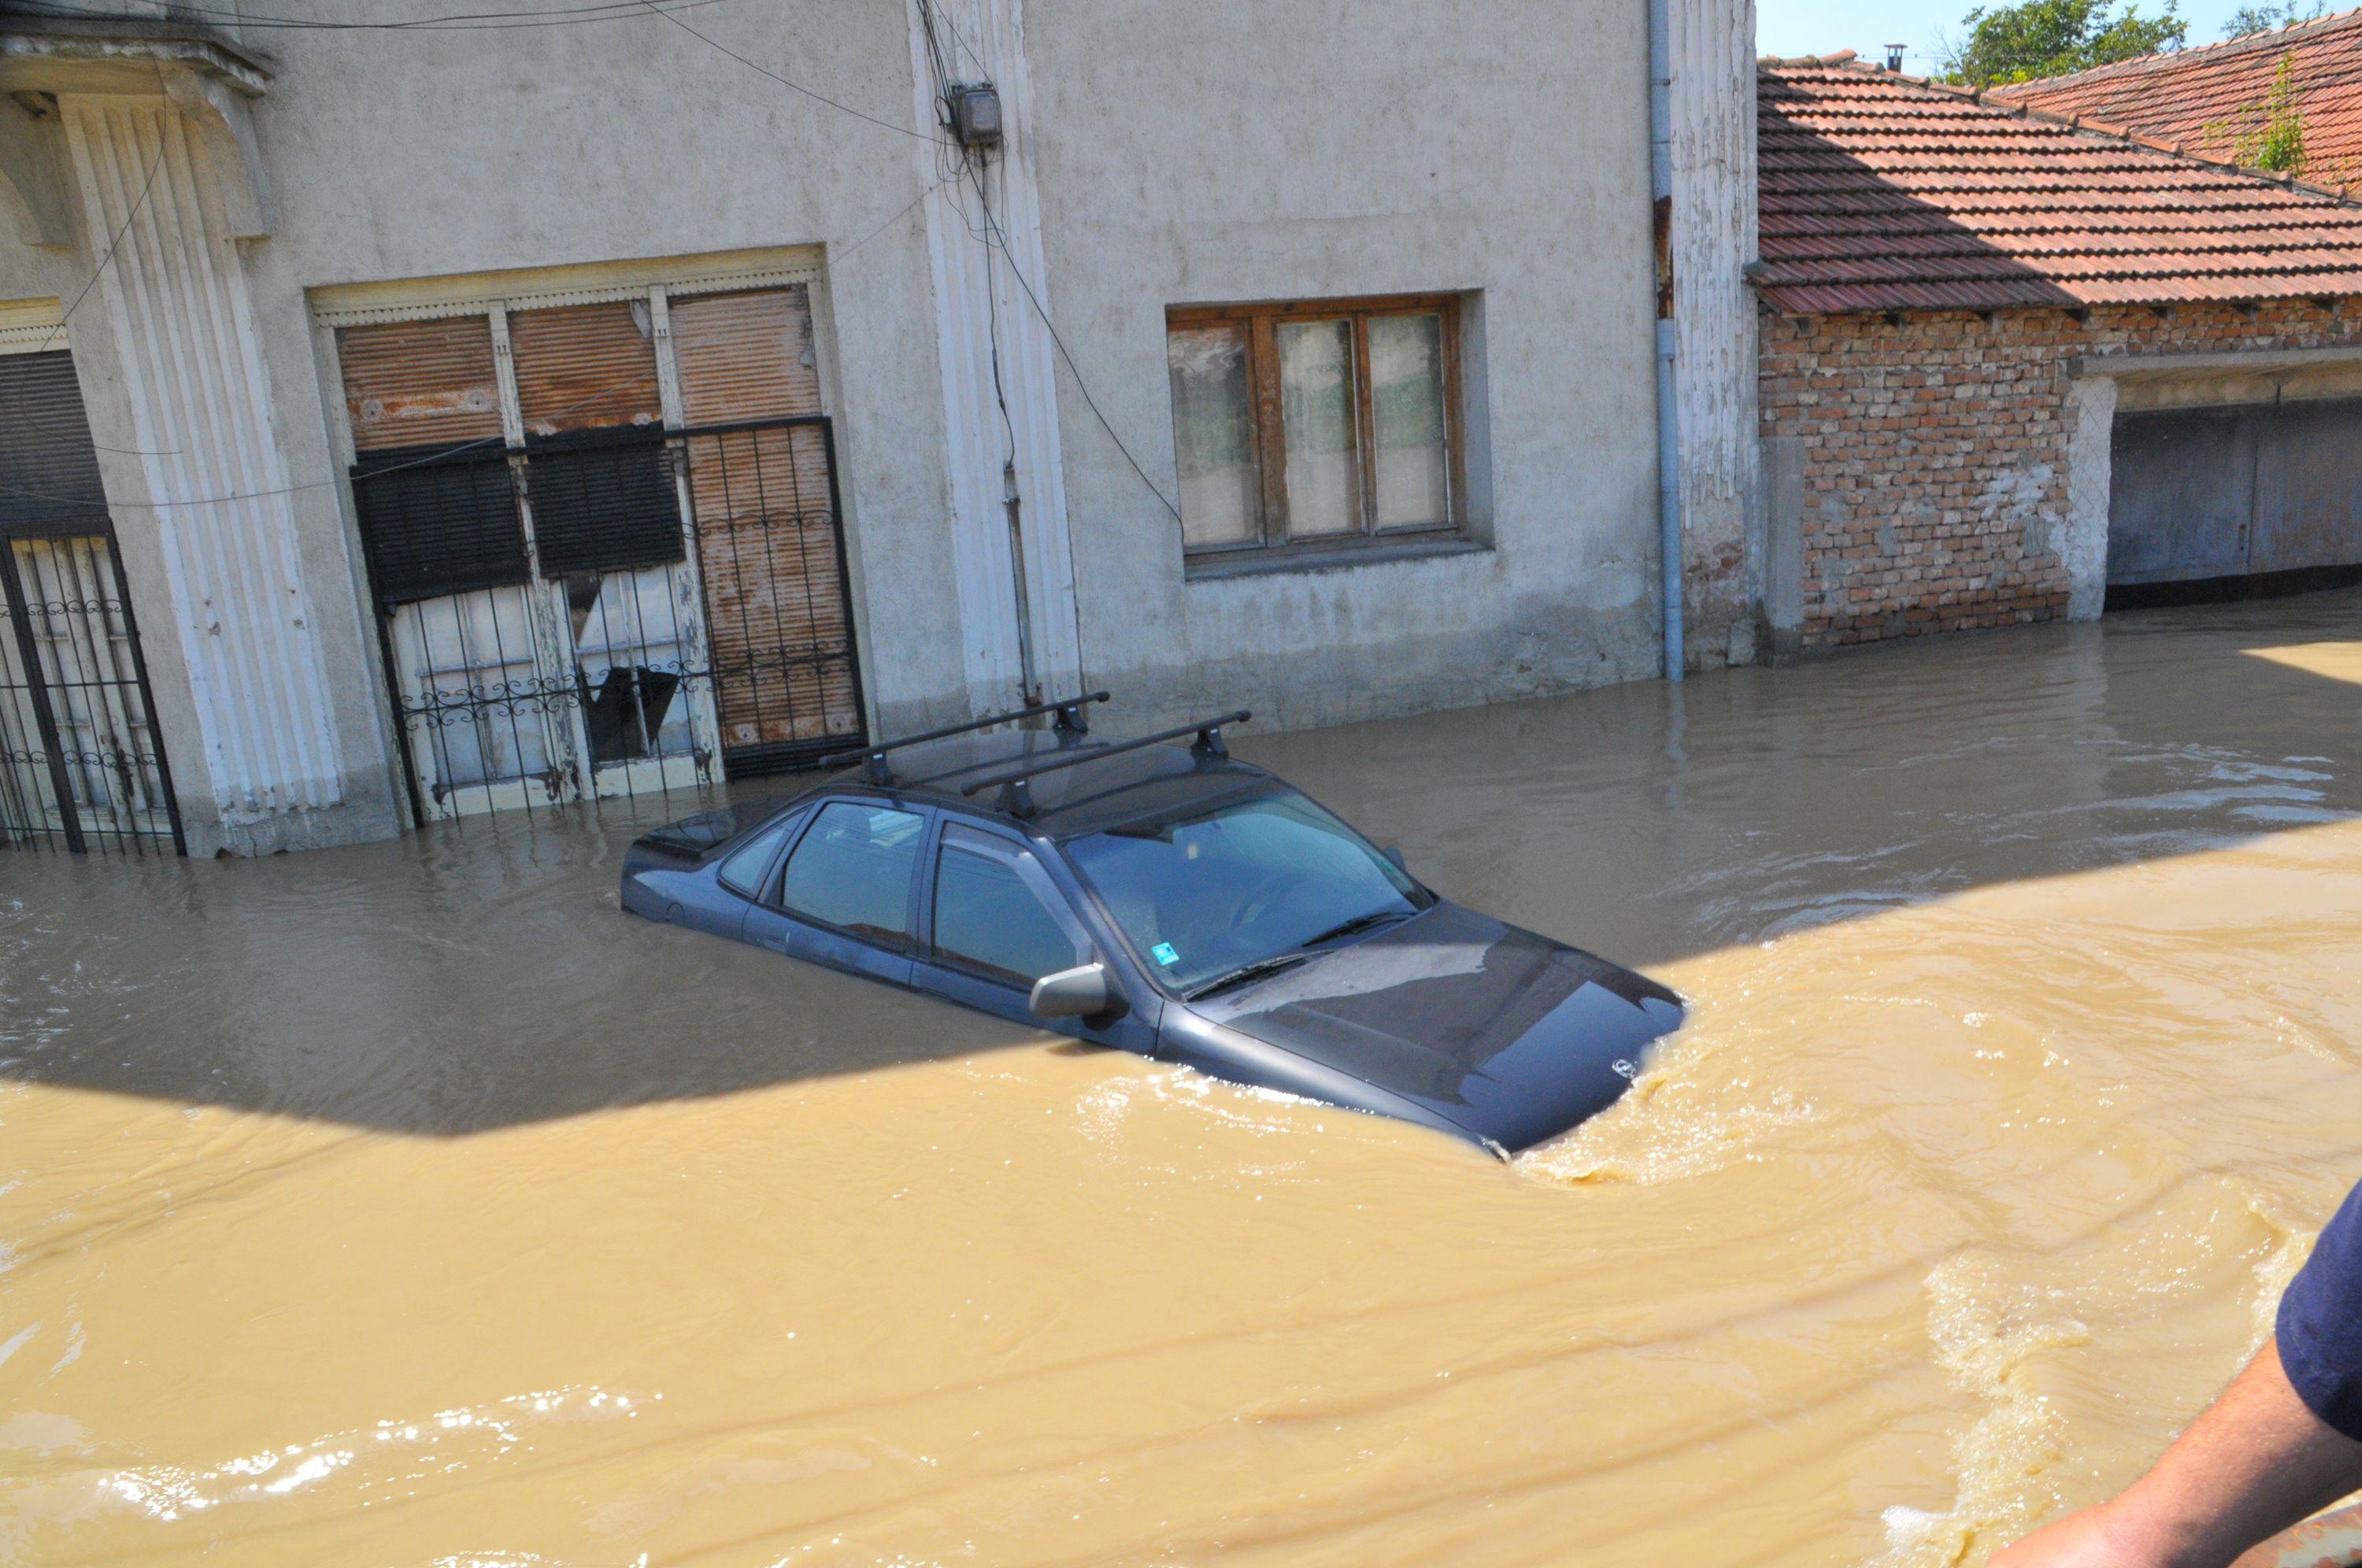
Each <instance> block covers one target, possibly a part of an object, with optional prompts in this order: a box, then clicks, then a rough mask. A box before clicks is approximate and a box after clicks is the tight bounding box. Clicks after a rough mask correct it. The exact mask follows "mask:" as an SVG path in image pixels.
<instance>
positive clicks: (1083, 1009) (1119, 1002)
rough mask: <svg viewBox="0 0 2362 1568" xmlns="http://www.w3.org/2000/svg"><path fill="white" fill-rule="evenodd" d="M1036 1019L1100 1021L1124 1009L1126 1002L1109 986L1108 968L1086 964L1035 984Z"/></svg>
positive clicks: (1033, 1004) (1047, 976) (1034, 1006)
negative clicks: (1100, 1018) (1097, 1019)
mask: <svg viewBox="0 0 2362 1568" xmlns="http://www.w3.org/2000/svg"><path fill="white" fill-rule="evenodd" d="M1029 1005H1030V1006H1031V1007H1032V1011H1033V1016H1034V1017H1036V1018H1097V1017H1098V1016H1100V1015H1101V1014H1103V1013H1109V1012H1118V1011H1120V1010H1122V1009H1123V998H1122V996H1121V995H1120V993H1119V992H1118V991H1117V990H1116V988H1114V987H1113V986H1112V985H1110V984H1109V983H1108V972H1107V966H1106V965H1104V964H1085V965H1082V966H1079V967H1077V968H1073V969H1061V970H1059V971H1058V972H1057V973H1056V974H1054V975H1044V976H1043V977H1041V978H1040V979H1038V980H1036V981H1034V982H1033V998H1032V1002H1031V1003H1030V1004H1029Z"/></svg>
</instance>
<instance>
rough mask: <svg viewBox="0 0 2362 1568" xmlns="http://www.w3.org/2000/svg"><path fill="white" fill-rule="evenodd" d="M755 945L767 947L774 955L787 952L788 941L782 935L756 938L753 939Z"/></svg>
mask: <svg viewBox="0 0 2362 1568" xmlns="http://www.w3.org/2000/svg"><path fill="white" fill-rule="evenodd" d="M755 945H756V946H757V947H767V948H769V949H770V950H771V951H772V952H774V953H785V952H786V951H787V950H788V939H787V938H786V937H785V936H784V935H780V936H758V937H756V939H755Z"/></svg>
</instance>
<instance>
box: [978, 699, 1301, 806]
mask: <svg viewBox="0 0 2362 1568" xmlns="http://www.w3.org/2000/svg"><path fill="white" fill-rule="evenodd" d="M1253 717H1254V715H1253V713H1251V712H1248V711H1247V710H1246V709H1244V708H1241V709H1239V710H1238V711H1237V712H1230V713H1223V714H1220V715H1218V716H1217V717H1214V718H1211V719H1199V720H1198V721H1197V722H1196V723H1188V724H1179V725H1175V727H1174V728H1172V729H1169V730H1159V731H1157V732H1156V733H1155V734H1153V735H1142V736H1140V737H1138V738H1137V739H1134V740H1127V741H1116V742H1113V743H1112V744H1110V745H1095V746H1092V747H1090V748H1089V749H1087V750H1084V751H1076V752H1073V753H1071V754H1066V755H1057V754H1053V755H1052V756H1046V757H1044V758H1043V759H1042V760H1041V761H1039V762H1029V763H1025V764H1023V765H1022V766H1021V767H1012V768H1010V770H1009V771H1008V772H1006V773H996V774H994V775H993V776H992V777H991V778H979V779H977V781H976V782H975V783H973V784H967V785H963V786H962V787H961V789H960V793H961V794H963V795H980V794H982V793H984V791H986V790H1000V791H1001V792H1002V793H1001V799H1000V806H1001V810H1003V811H1005V812H1008V813H1009V814H1010V816H1012V817H1030V816H1032V814H1033V791H1032V790H1031V789H1029V788H1028V785H1029V784H1030V783H1031V782H1032V780H1033V779H1035V778H1040V777H1041V776H1042V775H1043V774H1044V773H1055V772H1057V771H1058V770H1059V769H1060V768H1062V767H1081V766H1082V765H1083V764H1084V763H1086V762H1102V761H1105V760H1106V759H1107V758H1109V757H1110V756H1121V755H1123V754H1124V753H1125V752H1127V751H1138V750H1140V749H1141V748H1142V747H1143V746H1151V745H1162V744H1163V743H1164V742H1165V741H1169V740H1179V739H1180V738H1181V737H1182V736H1183V735H1187V734H1194V735H1196V736H1197V737H1198V738H1197V740H1196V741H1195V742H1193V743H1192V744H1191V745H1190V747H1189V751H1190V754H1191V755H1192V756H1200V757H1212V758H1219V757H1225V756H1230V755H1231V748H1230V747H1229V746H1227V745H1223V744H1222V726H1223V725H1224V724H1243V723H1246V722H1247V721H1248V720H1250V719H1252V718H1253Z"/></svg>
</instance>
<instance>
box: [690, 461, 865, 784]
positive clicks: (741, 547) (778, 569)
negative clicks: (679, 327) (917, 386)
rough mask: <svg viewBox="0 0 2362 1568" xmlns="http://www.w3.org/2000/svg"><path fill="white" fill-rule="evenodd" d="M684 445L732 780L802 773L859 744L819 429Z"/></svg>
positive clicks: (829, 464) (853, 670)
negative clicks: (795, 770) (798, 770)
mask: <svg viewBox="0 0 2362 1568" xmlns="http://www.w3.org/2000/svg"><path fill="white" fill-rule="evenodd" d="M683 445H684V447H686V457H687V460H688V464H689V493H690V509H691V511H692V513H694V515H695V517H696V522H697V552H698V558H699V560H700V562H701V565H702V566H703V568H704V577H705V601H706V624H707V628H708V635H709V636H710V637H711V639H712V660H713V662H712V668H713V685H714V707H715V710H716V715H717V718H718V720H719V723H720V725H721V730H722V755H723V761H724V763H725V764H726V765H727V767H728V770H729V772H730V775H731V777H733V778H747V777H752V776H757V775H761V774H766V773H778V772H784V771H786V770H788V769H789V768H794V767H808V766H810V765H811V764H812V763H814V762H817V761H818V760H819V759H820V758H821V757H822V756H825V755H826V754H828V753H830V752H833V751H840V750H843V749H844V747H846V746H848V745H858V744H860V742H861V741H862V740H864V739H865V738H866V736H865V735H864V734H863V724H862V704H861V668H860V660H859V656H858V654H857V653H856V651H855V646H854V636H853V616H852V613H851V606H852V602H853V591H852V586H851V582H850V580H849V579H848V577H847V574H846V570H845V560H844V517H843V515H842V513H841V512H840V510H839V508H838V504H837V485H836V445H835V438H834V436H833V433H832V431H831V429H830V426H829V423H828V421H827V420H826V419H825V418H822V417H818V416H811V417H805V418H799V419H776V420H767V421H760V422H755V423H749V424H743V425H723V426H717V427H713V428H710V429H705V430H699V431H692V432H690V434H689V435H688V436H686V437H685V439H684V442H683Z"/></svg>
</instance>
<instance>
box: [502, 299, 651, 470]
mask: <svg viewBox="0 0 2362 1568" xmlns="http://www.w3.org/2000/svg"><path fill="white" fill-rule="evenodd" d="M509 355H510V358H511V359H513V361H514V363H515V367H516V382H517V407H518V410H519V412H520V413H522V414H524V428H525V435H526V436H527V437H528V438H530V437H533V436H555V435H557V434H559V433H560V432H562V431H568V430H598V429H612V428H613V427H614V426H616V425H657V424H661V423H662V422H663V419H664V397H663V393H662V392H661V391H660V390H659V388H658V385H657V355H656V344H655V339H654V333H653V329H652V328H651V327H650V326H649V322H648V307H647V306H646V304H643V303H641V302H639V301H636V300H616V301H613V302H610V303H608V304H585V305H554V306H551V307H549V308H547V309H545V310H521V311H517V312H514V313H513V314H512V315H510V316H509Z"/></svg>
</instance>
